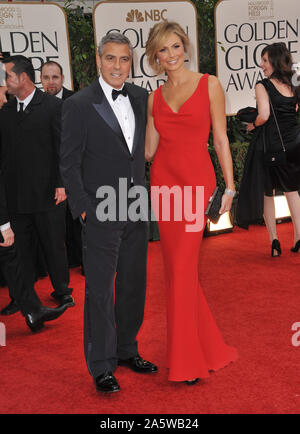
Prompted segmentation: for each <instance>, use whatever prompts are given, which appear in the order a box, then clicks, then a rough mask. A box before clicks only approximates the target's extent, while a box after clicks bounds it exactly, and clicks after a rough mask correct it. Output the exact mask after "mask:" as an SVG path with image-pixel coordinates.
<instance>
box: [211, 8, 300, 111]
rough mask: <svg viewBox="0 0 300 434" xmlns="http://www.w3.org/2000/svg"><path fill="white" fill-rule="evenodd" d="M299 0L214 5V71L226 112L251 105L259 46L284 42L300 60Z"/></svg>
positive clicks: (259, 78) (261, 76) (253, 97)
mask: <svg viewBox="0 0 300 434" xmlns="http://www.w3.org/2000/svg"><path fill="white" fill-rule="evenodd" d="M299 22H300V0H221V1H220V2H219V3H218V4H217V5H216V9H215V28H216V53H217V75H218V78H219V79H220V81H221V83H222V86H223V88H224V91H225V94H226V113H227V114H235V113H236V112H237V111H238V110H239V109H240V108H242V107H246V106H253V105H254V106H255V91H254V88H255V83H256V82H257V81H258V80H261V79H262V78H263V75H262V72H261V69H260V68H259V64H260V58H261V51H262V49H263V48H264V47H265V46H266V45H268V44H272V43H274V42H284V43H286V45H287V47H288V48H289V49H290V51H291V52H292V55H293V59H294V62H295V63H297V62H299V61H300V25H299Z"/></svg>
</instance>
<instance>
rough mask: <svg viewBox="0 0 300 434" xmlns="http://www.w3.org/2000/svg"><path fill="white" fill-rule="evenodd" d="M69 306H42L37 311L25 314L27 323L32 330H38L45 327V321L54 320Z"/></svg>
mask: <svg viewBox="0 0 300 434" xmlns="http://www.w3.org/2000/svg"><path fill="white" fill-rule="evenodd" d="M67 308H68V306H67V305H64V306H58V307H56V308H52V307H46V306H41V307H40V309H39V310H38V311H37V312H31V313H28V314H26V315H25V320H26V324H27V325H28V327H29V328H30V329H31V331H33V332H38V331H39V330H41V329H42V328H43V327H44V322H46V321H53V320H54V319H56V318H58V317H60V316H61V315H62V314H63V313H64V312H65V310H66V309H67Z"/></svg>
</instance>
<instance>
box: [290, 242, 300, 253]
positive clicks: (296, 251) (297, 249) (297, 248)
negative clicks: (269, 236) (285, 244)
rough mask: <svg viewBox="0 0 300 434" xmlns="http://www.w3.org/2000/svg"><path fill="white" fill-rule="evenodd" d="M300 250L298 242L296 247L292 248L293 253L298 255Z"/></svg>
mask: <svg viewBox="0 0 300 434" xmlns="http://www.w3.org/2000/svg"><path fill="white" fill-rule="evenodd" d="M299 250H300V240H298V241H297V242H296V244H295V246H294V247H292V248H291V252H295V253H298V252H299Z"/></svg>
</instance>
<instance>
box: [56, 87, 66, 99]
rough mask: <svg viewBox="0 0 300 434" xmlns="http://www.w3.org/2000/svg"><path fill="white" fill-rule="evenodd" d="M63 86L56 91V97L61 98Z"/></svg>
mask: <svg viewBox="0 0 300 434" xmlns="http://www.w3.org/2000/svg"><path fill="white" fill-rule="evenodd" d="M63 91H64V90H63V88H61V89H60V91H59V92H57V94H56V95H55V96H56V98H60V99H62V96H63Z"/></svg>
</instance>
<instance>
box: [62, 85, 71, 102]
mask: <svg viewBox="0 0 300 434" xmlns="http://www.w3.org/2000/svg"><path fill="white" fill-rule="evenodd" d="M72 95H74V92H73V91H72V90H69V89H66V88H65V87H63V93H62V98H61V99H62V100H65V99H67V98H69V96H72Z"/></svg>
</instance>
